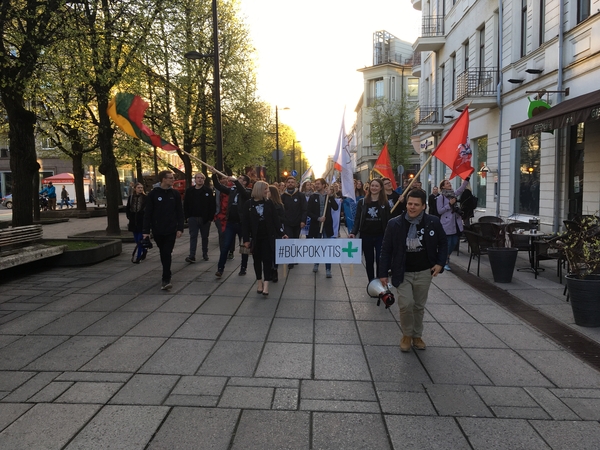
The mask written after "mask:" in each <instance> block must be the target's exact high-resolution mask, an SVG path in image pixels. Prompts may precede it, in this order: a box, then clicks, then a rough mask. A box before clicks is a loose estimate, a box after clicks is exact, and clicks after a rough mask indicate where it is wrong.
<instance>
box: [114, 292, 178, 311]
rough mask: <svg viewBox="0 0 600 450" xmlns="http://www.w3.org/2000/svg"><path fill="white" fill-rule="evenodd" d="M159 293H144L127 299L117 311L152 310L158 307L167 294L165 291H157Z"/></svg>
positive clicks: (164, 300) (165, 299)
mask: <svg viewBox="0 0 600 450" xmlns="http://www.w3.org/2000/svg"><path fill="white" fill-rule="evenodd" d="M159 292H160V293H159V294H145V295H142V296H140V297H137V298H134V299H133V300H130V301H128V302H127V303H125V304H124V305H123V306H121V307H120V308H119V309H118V312H137V313H141V312H146V313H149V312H153V311H156V310H157V309H158V308H160V307H161V306H162V305H163V304H164V303H165V302H166V301H167V300H169V298H170V297H169V296H168V295H165V294H166V291H159Z"/></svg>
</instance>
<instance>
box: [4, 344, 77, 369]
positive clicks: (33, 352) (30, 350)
mask: <svg viewBox="0 0 600 450" xmlns="http://www.w3.org/2000/svg"><path fill="white" fill-rule="evenodd" d="M68 338H69V337H68V336H25V337H23V338H21V339H19V340H17V341H15V342H13V343H12V344H9V345H7V346H6V347H4V348H2V349H0V370H19V369H21V368H23V367H25V366H26V365H27V364H29V363H30V362H31V361H34V360H36V359H37V358H39V357H40V356H41V355H43V354H44V353H46V352H48V351H49V350H51V349H53V348H54V347H57V346H58V345H60V344H62V343H63V342H64V341H66V340H67V339H68Z"/></svg>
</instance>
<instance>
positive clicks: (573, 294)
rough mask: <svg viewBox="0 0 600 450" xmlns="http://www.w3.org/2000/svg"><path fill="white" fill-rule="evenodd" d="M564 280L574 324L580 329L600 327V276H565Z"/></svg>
mask: <svg viewBox="0 0 600 450" xmlns="http://www.w3.org/2000/svg"><path fill="white" fill-rule="evenodd" d="M566 280H567V289H568V290H569V298H570V301H571V309H573V318H574V319H575V323H576V324H577V325H580V326H582V327H600V275H588V276H586V277H585V278H577V277H575V276H573V275H567V276H566Z"/></svg>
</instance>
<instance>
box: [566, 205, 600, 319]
mask: <svg viewBox="0 0 600 450" xmlns="http://www.w3.org/2000/svg"><path fill="white" fill-rule="evenodd" d="M565 227H566V231H565V232H563V233H561V234H560V235H559V237H558V239H557V240H556V244H555V245H556V247H557V248H558V249H559V250H560V251H561V252H562V254H563V255H564V258H565V259H566V260H567V264H568V274H567V276H566V283H567V289H568V291H569V297H570V300H571V308H572V309H573V317H574V319H575V323H576V324H577V325H580V326H583V327H600V219H599V218H598V217H596V216H583V217H582V218H580V219H578V220H576V221H565Z"/></svg>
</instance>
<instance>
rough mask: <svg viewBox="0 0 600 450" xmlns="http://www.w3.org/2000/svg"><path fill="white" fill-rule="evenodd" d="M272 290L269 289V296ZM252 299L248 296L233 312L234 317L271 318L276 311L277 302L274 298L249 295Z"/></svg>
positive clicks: (255, 294)
mask: <svg viewBox="0 0 600 450" xmlns="http://www.w3.org/2000/svg"><path fill="white" fill-rule="evenodd" d="M271 291H272V289H271V287H269V294H270V293H271ZM251 295H254V298H253V297H251V296H248V297H246V298H245V299H244V301H243V302H242V304H241V305H240V307H239V308H238V310H237V311H236V312H235V315H236V317H239V316H247V317H265V318H268V319H271V318H273V316H274V315H275V311H276V310H277V304H278V300H277V299H276V298H270V296H269V298H265V296H264V295H260V297H259V294H257V293H254V294H251Z"/></svg>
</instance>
